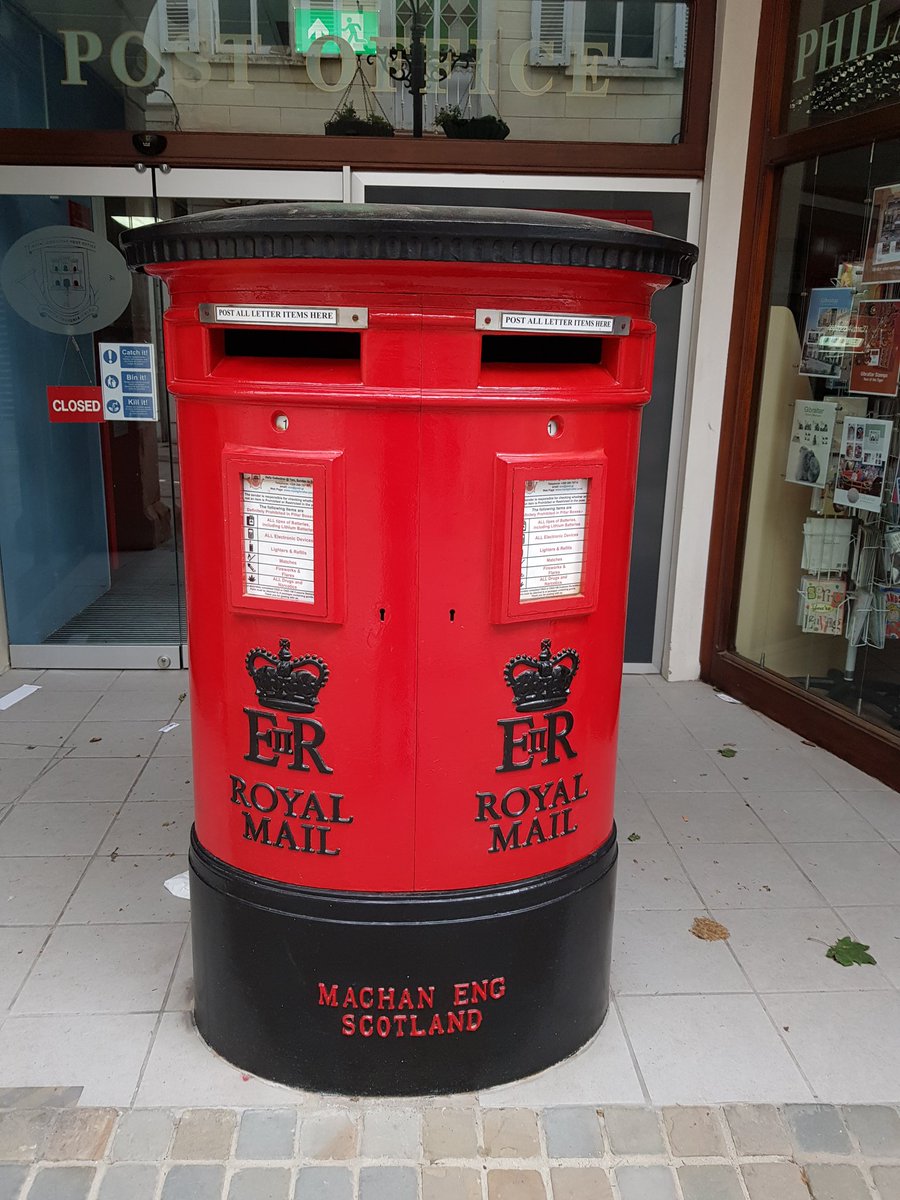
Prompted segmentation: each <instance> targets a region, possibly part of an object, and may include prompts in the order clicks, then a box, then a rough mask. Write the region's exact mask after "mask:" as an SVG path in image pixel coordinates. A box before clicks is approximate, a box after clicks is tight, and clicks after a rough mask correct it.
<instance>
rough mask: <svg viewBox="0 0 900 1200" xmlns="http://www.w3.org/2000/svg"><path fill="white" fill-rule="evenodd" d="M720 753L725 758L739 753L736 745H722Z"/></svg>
mask: <svg viewBox="0 0 900 1200" xmlns="http://www.w3.org/2000/svg"><path fill="white" fill-rule="evenodd" d="M719 753H720V754H721V755H722V757H723V758H734V756H735V755H736V754H737V750H735V748H734V746H722V747H721V748H720V750H719Z"/></svg>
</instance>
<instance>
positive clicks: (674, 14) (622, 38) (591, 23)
mask: <svg viewBox="0 0 900 1200" xmlns="http://www.w3.org/2000/svg"><path fill="white" fill-rule="evenodd" d="M687 21H688V6H687V4H680V3H673V2H672V0H667V2H666V0H662V2H660V0H533V3H532V51H531V56H530V59H529V61H530V62H531V64H532V65H533V66H543V67H559V66H566V67H567V66H570V65H571V61H572V58H573V57H574V56H575V54H576V53H578V54H584V53H587V54H590V56H591V58H592V59H594V60H595V61H596V62H597V63H598V64H603V65H604V66H606V67H607V69H608V71H610V72H615V71H637V72H639V73H642V74H643V73H645V72H653V73H656V72H669V73H671V72H672V71H673V70H674V69H681V68H683V67H684V64H685V52H686V45H687Z"/></svg>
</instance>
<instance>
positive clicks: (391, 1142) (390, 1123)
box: [359, 1108, 422, 1161]
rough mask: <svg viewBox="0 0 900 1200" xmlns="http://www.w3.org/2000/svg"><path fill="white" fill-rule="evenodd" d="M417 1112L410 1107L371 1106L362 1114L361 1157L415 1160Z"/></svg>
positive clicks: (418, 1134) (418, 1130)
mask: <svg viewBox="0 0 900 1200" xmlns="http://www.w3.org/2000/svg"><path fill="white" fill-rule="evenodd" d="M421 1137H422V1117H421V1114H420V1113H418V1112H416V1111H415V1110H414V1109H411V1108H372V1109H370V1110H369V1111H368V1112H366V1113H365V1114H364V1116H363V1125H362V1135H361V1138H360V1148H359V1153H360V1156H361V1157H362V1158H412V1159H415V1160H416V1161H418V1159H419V1154H420V1144H421Z"/></svg>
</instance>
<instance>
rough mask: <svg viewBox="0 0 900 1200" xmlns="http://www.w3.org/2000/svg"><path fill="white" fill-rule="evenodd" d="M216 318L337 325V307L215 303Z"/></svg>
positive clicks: (234, 322) (230, 322) (256, 322)
mask: <svg viewBox="0 0 900 1200" xmlns="http://www.w3.org/2000/svg"><path fill="white" fill-rule="evenodd" d="M216 320H217V321H222V322H224V323H225V324H226V325H337V309H336V308H274V307H272V306H270V305H258V304H217V305H216Z"/></svg>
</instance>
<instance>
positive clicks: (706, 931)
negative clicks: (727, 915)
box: [690, 917, 731, 942]
mask: <svg viewBox="0 0 900 1200" xmlns="http://www.w3.org/2000/svg"><path fill="white" fill-rule="evenodd" d="M690 932H691V933H692V934H693V935H694V937H695V938H699V939H700V941H701V942H725V941H727V940H728V938H729V937H731V934H730V933H729V932H728V930H727V929H726V928H725V926H724V925H721V924H720V923H719V922H718V921H714V920H713V919H712V917H694V923H693V925H692V926H691V929H690Z"/></svg>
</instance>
